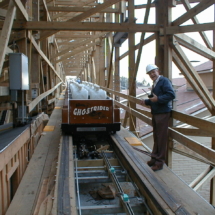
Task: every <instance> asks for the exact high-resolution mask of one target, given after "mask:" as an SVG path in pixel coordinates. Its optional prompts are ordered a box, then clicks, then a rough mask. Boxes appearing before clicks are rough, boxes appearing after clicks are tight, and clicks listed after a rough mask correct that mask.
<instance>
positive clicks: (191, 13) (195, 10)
mask: <svg viewBox="0 0 215 215" xmlns="http://www.w3.org/2000/svg"><path fill="white" fill-rule="evenodd" d="M212 4H214V1H213V0H204V1H202V2H200V3H199V4H197V5H196V6H194V7H193V8H191V9H190V10H189V11H187V12H186V13H185V14H183V15H182V16H180V17H179V18H177V19H176V20H175V21H173V22H172V25H175V26H176V25H180V24H182V23H184V22H186V21H187V20H189V19H191V18H192V17H194V16H195V15H197V14H198V13H200V12H202V11H203V10H205V9H206V8H208V7H210V6H211V5H212Z"/></svg>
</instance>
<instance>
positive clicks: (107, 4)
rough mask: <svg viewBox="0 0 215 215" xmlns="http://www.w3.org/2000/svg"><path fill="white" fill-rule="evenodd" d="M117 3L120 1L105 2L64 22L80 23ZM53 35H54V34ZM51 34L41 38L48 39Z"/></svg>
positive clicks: (48, 33)
mask: <svg viewBox="0 0 215 215" xmlns="http://www.w3.org/2000/svg"><path fill="white" fill-rule="evenodd" d="M119 1H121V0H108V1H105V2H104V3H103V4H99V5H97V6H95V7H93V8H91V9H89V10H87V11H86V12H84V13H81V14H79V15H77V16H75V17H73V18H71V19H69V20H67V21H66V22H80V21H82V20H84V19H86V18H88V17H90V16H92V15H93V14H95V13H98V12H99V11H101V10H104V9H105V8H107V7H110V6H111V5H113V4H116V3H118V2H119ZM70 24H71V23H70ZM54 33H56V32H54ZM52 34H53V33H50V32H47V33H45V34H43V35H42V37H43V38H44V37H49V36H51V35H52Z"/></svg>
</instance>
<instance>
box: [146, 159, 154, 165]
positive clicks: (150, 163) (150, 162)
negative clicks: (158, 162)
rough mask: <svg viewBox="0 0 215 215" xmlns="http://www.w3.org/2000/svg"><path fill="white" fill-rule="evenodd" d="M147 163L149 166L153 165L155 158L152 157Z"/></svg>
mask: <svg viewBox="0 0 215 215" xmlns="http://www.w3.org/2000/svg"><path fill="white" fill-rule="evenodd" d="M147 164H148V165H149V166H153V165H154V164H155V160H154V159H151V160H150V161H147Z"/></svg>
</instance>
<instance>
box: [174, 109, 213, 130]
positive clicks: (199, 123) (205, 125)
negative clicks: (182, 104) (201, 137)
mask: <svg viewBox="0 0 215 215" xmlns="http://www.w3.org/2000/svg"><path fill="white" fill-rule="evenodd" d="M172 117H173V118H174V119H177V120H179V121H181V122H184V123H187V124H189V125H192V126H194V127H197V128H199V129H201V130H202V131H205V132H209V133H210V134H213V133H214V131H215V123H213V122H210V121H207V120H204V119H201V118H198V117H195V116H190V115H187V114H184V113H181V112H179V111H176V110H173V111H172Z"/></svg>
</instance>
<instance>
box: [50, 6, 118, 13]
mask: <svg viewBox="0 0 215 215" xmlns="http://www.w3.org/2000/svg"><path fill="white" fill-rule="evenodd" d="M89 9H91V8H90V7H54V6H49V7H48V10H49V11H51V12H86V11H88V10H89ZM99 13H119V10H118V9H115V8H107V9H104V10H101V11H99Z"/></svg>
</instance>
